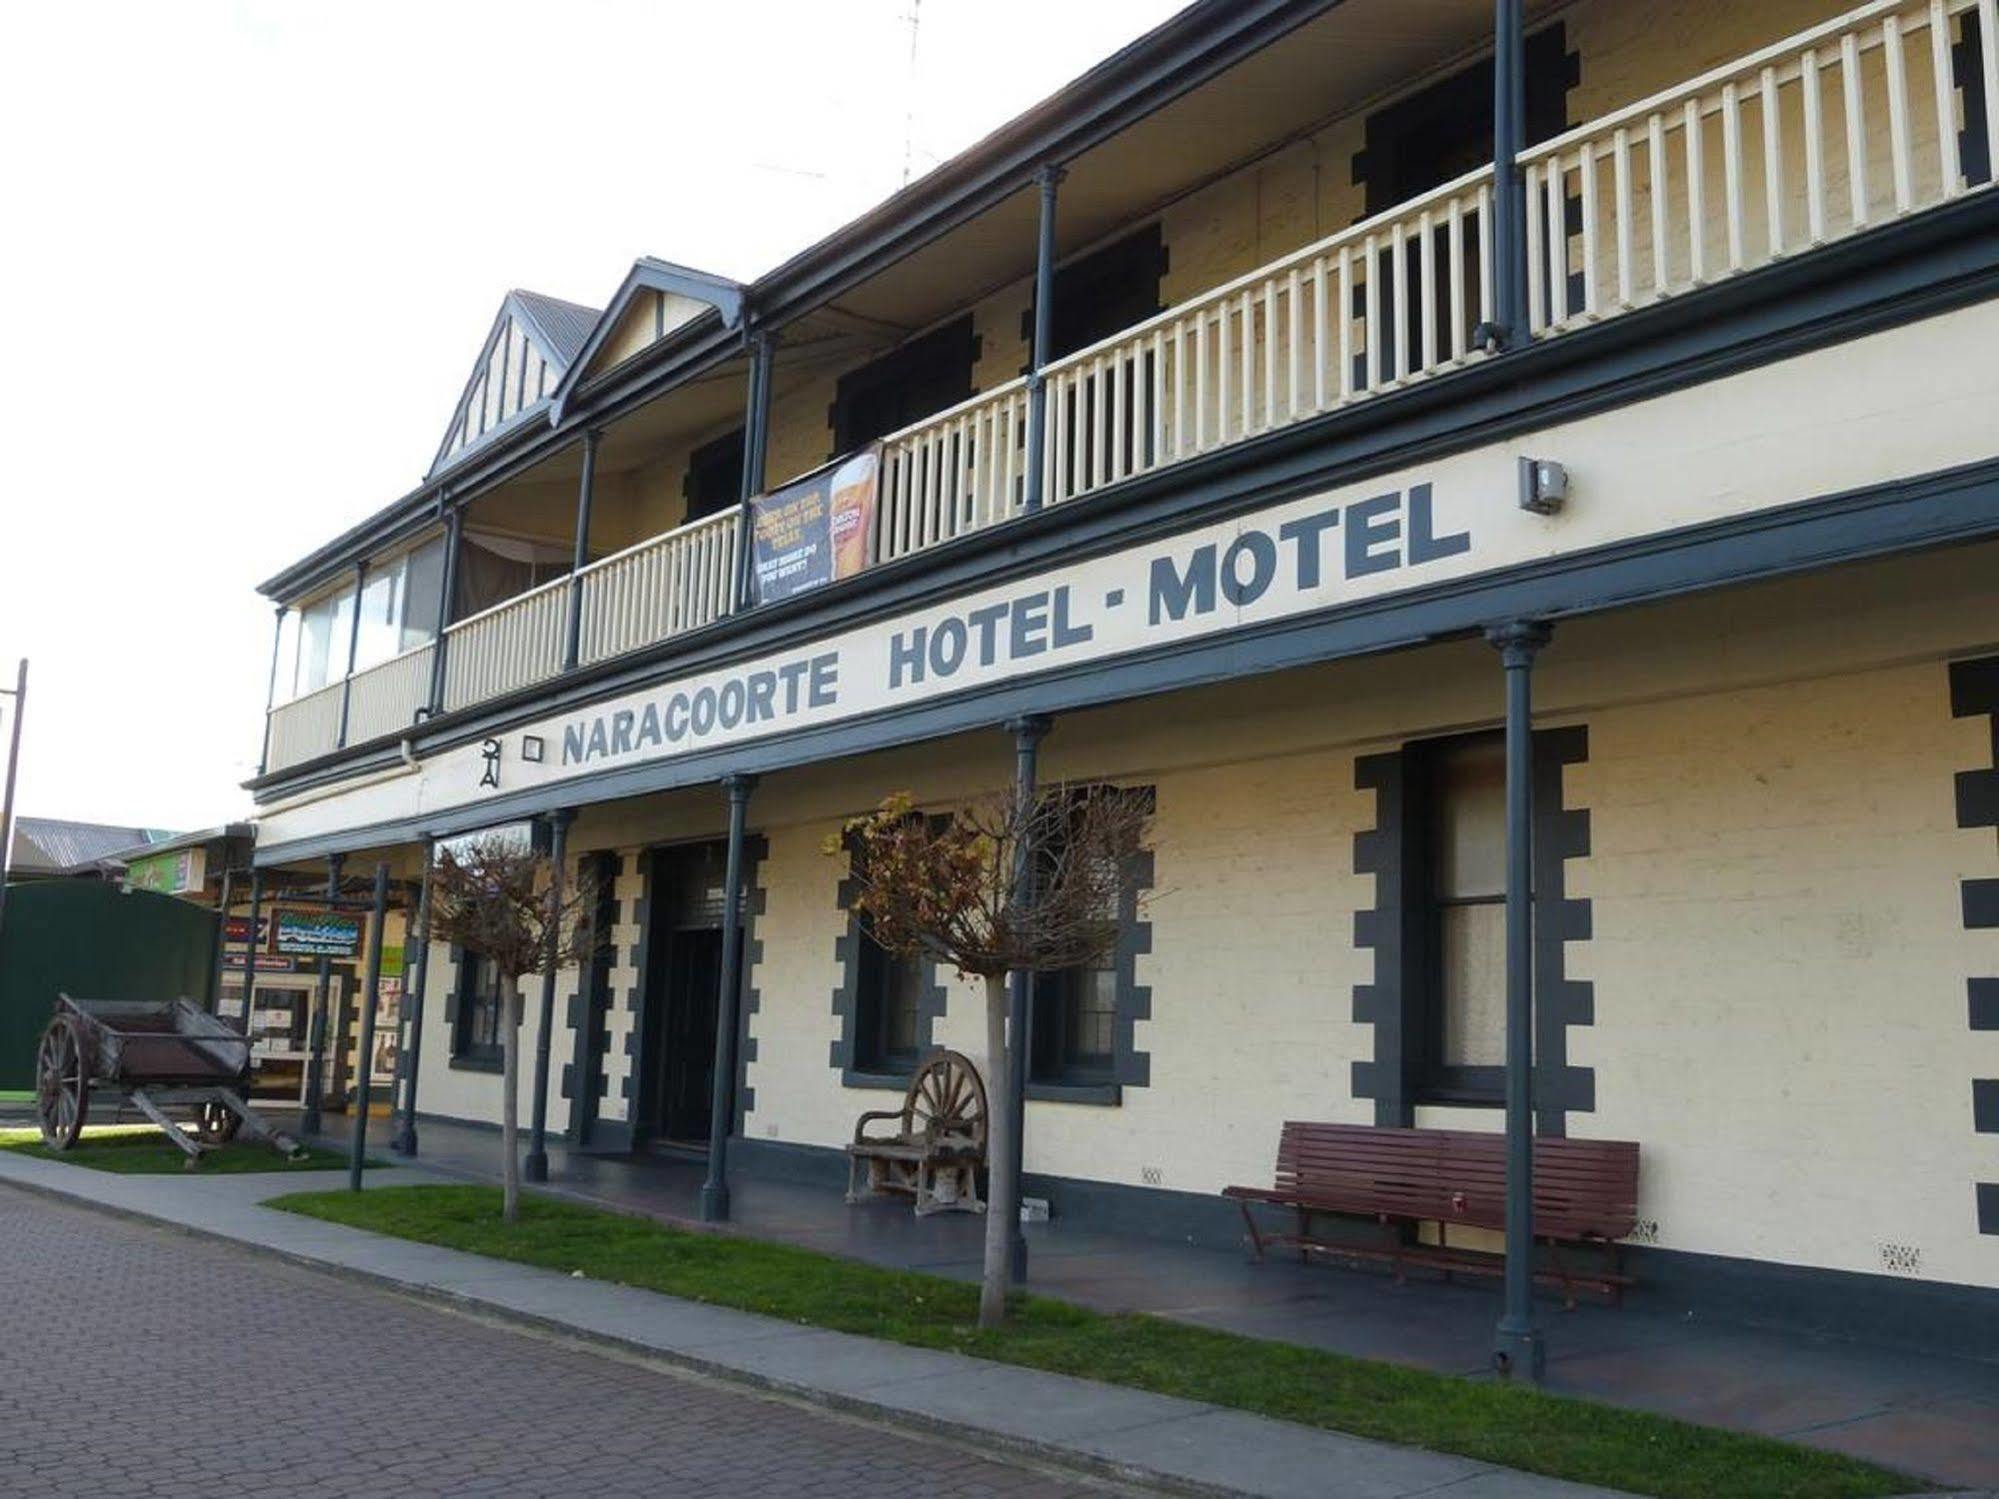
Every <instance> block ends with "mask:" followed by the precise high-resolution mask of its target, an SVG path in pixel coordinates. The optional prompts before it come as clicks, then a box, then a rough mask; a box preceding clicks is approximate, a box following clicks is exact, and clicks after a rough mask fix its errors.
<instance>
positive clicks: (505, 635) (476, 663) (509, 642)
mask: <svg viewBox="0 0 1999 1499" xmlns="http://www.w3.org/2000/svg"><path fill="white" fill-rule="evenodd" d="M568 628H569V579H567V578H556V579H554V580H553V581H551V582H547V583H544V584H542V585H541V587H539V588H531V589H529V590H528V591H527V592H526V593H520V594H516V595H514V597H512V598H510V599H508V600H507V601H506V602H505V603H500V604H495V605H493V607H492V608H490V609H486V610H482V611H481V612H480V613H478V614H475V615H473V616H471V618H469V619H461V620H459V621H458V623H456V624H455V625H453V626H451V628H450V629H448V630H446V631H445V632H444V707H445V711H446V712H449V711H451V710H452V709H454V708H463V707H465V706H466V705H468V704H470V703H477V702H483V701H485V700H486V699H487V698H490V697H498V696H499V695H500V694H501V693H503V692H512V691H513V690H514V689H515V688H517V687H527V686H530V685H531V684H533V683H535V682H541V681H545V680H547V679H548V678H549V677H552V676H554V675H556V674H557V673H558V672H560V671H561V670H562V643H563V637H564V634H565V632H566V631H567V630H568Z"/></svg>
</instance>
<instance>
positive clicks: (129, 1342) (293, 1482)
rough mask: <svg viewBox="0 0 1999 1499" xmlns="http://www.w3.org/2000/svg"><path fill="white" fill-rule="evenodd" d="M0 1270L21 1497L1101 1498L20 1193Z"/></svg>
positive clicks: (4, 1440)
mask: <svg viewBox="0 0 1999 1499" xmlns="http://www.w3.org/2000/svg"><path fill="white" fill-rule="evenodd" d="M0 1267H4V1275H5V1283H4V1286H0V1495H5V1496H7V1499H14V1496H17V1495H18V1496H21V1499H30V1496H34V1499H43V1496H48V1499H55V1496H60V1495H70V1494H76V1495H90V1496H93V1499H120V1496H125V1495H134V1496H138V1495H146V1496H178V1495H190V1496H192V1495H294V1494H296V1495H311V1496H314V1499H336V1496H346V1495H373V1494H381V1495H398V1496H413V1495H428V1494H438V1495H444V1494H468V1495H470V1494H476V1495H496V1496H497V1495H590V1496H593V1499H594V1496H604V1499H610V1496H614V1495H627V1494H629V1495H645V1496H647V1499H659V1496H662V1495H708V1494H714V1495H729V1494H742V1495H750V1494H755V1495H778V1494H801V1495H802V1494H810V1495H826V1496H839V1495H848V1494H853V1495H868V1496H870V1499H880V1496H885V1495H895V1494H924V1495H935V1496H939V1499H944V1496H967V1499H969V1496H974V1495H995V1496H998V1495H1065V1494H1085V1493H1102V1492H1104V1490H1102V1489H1101V1488H1096V1487H1094V1486H1092V1485H1090V1484H1089V1483H1087V1482H1086V1481H1083V1480H1075V1479H1066V1478H1062V1477H1059V1476H1058V1475H1056V1474H1054V1473H1052V1472H1049V1471H1046V1470H1037V1469H1033V1468H1027V1467H1021V1466H1015V1465H1013V1464H1012V1463H1008V1462H1003V1461H995V1460H993V1459H992V1458H990V1457H982V1456H978V1455H975V1454H972V1453H970V1452H967V1451H966V1450H965V1448H964V1445H963V1444H962V1443H948V1442H943V1441H931V1440H927V1439H918V1438H914V1437H911V1436H908V1435H903V1434H899V1433H895V1432H889V1431H884V1430H882V1429H880V1428H878V1427H875V1426H872V1425H869V1424H864V1423H863V1422H861V1421H858V1420H855V1419H852V1418H849V1417H845V1416H840V1415H834V1414H831V1413H827V1412H821V1411H816V1410H811V1409H807V1408H804V1407H802V1406H799V1405H797V1404H794V1403H791V1402H788V1401H783V1400H779V1399H775V1398H772V1397H768V1396H762V1395H758V1394H754V1393H750V1392H746V1391H740V1390H734V1389H728V1388H724V1387H721V1386H719V1385H717V1384H715V1383H713V1382H710V1381H706V1380H700V1379H696V1378H692V1377H687V1376H683V1375H677V1374H672V1373H667V1372H663V1371H661V1370H658V1369H656V1368H652V1367H646V1366H642V1365H640V1364H638V1363H635V1362H631V1361H627V1360H622V1359H618V1358H613V1357H610V1356H607V1355H605V1354H602V1353H598V1352H594V1351H586V1350H581V1349H577V1348H573V1347H567V1346H561V1345H558V1344H556V1343H554V1342H551V1341H549V1340H546V1339H542V1338H537V1337H533V1336H529V1335H526V1334H524V1333H520V1332H514V1331H510V1330H506V1329H502V1328H498V1327H494V1326H490V1325H487V1324H484V1323H480V1322H475V1321H473V1320H471V1319H469V1318H467V1317H463V1316H459V1315H455V1314H453V1313H450V1312H447V1311H443V1310H439V1309H433V1308H431V1307H427V1306H423V1305H419V1304H417V1303H414V1302H412V1301H409V1300H407V1299H405V1298H402V1297H399V1296H396V1295H393V1294H390V1293H388V1292H386V1291H382V1290H377V1289H375V1288H373V1287H370V1286H365V1285H360V1284H356V1283H352V1282H349V1281H345V1280H338V1279H335V1278H333V1277H330V1276H326V1275H323V1274H319V1273H317V1272H314V1271H310V1270H304V1269H300V1268H296V1267H294V1266H291V1265H288V1264H285V1263H283V1262H281V1261H277V1260H273V1259H271V1258H268V1257H265V1256H261V1255H258V1254H256V1253H254V1252H252V1251H249V1250H245V1249H238V1248H235V1247H233V1246H231V1245H227V1244H220V1243H216V1242H214V1241H212V1240H204V1239H197V1238H192V1237H189V1236H187V1235H185V1234H179V1233H174V1232H171V1231H168V1230H163V1229H157V1228H152V1227H148V1226H146V1225H144V1224H139V1223H133V1222H129V1221H125V1220H122V1219H117V1218H112V1217H107V1216H106V1215H104V1214H102V1213H99V1212H95V1211H91V1210H89V1209H85V1208H75V1207H70V1206H67V1205H65V1204H61V1203H57V1202H52V1201H50V1200H48V1199H46V1198H42V1197H38V1196H32V1195H29V1194H27V1193H24V1192H18V1191H12V1190H7V1189H4V1188H0ZM1127 1492H1128V1491H1127Z"/></svg>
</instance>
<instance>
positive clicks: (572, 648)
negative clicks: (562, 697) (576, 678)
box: [562, 427, 604, 671]
mask: <svg viewBox="0 0 1999 1499" xmlns="http://www.w3.org/2000/svg"><path fill="white" fill-rule="evenodd" d="M603 440H604V434H603V432H602V430H601V429H599V428H596V427H592V428H590V429H589V430H588V431H586V432H585V433H584V434H583V473H582V475H581V477H580V478H578V480H577V481H576V552H575V559H574V561H572V562H571V564H570V567H569V628H568V630H567V632H566V633H565V634H564V636H563V641H562V669H563V670H564V671H574V670H576V663H577V661H578V660H579V659H580V657H581V656H582V650H583V568H584V566H585V564H587V563H588V562H589V560H590V503H591V498H592V494H593V491H594V490H595V488H596V483H597V444H598V443H600V442H602V441H603Z"/></svg>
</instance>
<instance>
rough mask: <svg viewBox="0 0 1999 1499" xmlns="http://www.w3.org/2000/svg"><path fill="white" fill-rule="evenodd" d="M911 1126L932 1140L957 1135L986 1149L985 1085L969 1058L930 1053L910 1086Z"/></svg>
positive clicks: (978, 1147) (979, 1147)
mask: <svg viewBox="0 0 1999 1499" xmlns="http://www.w3.org/2000/svg"><path fill="white" fill-rule="evenodd" d="M909 1110H910V1126H911V1128H912V1130H913V1131H915V1132H917V1133H920V1134H927V1135H929V1136H930V1137H931V1138H932V1139H935V1138H936V1137H938V1136H939V1135H958V1136H962V1137H965V1138H967V1139H969V1140H970V1141H971V1143H972V1146H973V1148H974V1149H976V1150H979V1151H983V1150H984V1149H985V1148H986V1085H985V1084H984V1083H983V1082H981V1081H980V1080H979V1070H978V1069H977V1068H976V1067H974V1066H973V1065H972V1063H971V1060H970V1059H969V1058H968V1057H965V1056H963V1055H962V1054H960V1053H958V1052H955V1051H938V1052H932V1053H931V1055H930V1056H929V1057H928V1058H927V1059H926V1060H925V1061H924V1063H923V1065H922V1066H921V1067H919V1068H917V1069H916V1076H915V1077H913V1078H911V1079H910V1083H909Z"/></svg>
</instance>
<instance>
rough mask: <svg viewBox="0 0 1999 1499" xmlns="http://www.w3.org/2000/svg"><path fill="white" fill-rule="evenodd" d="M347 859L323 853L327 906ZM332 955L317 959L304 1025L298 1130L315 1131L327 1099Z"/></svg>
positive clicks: (336, 890) (334, 897) (335, 897)
mask: <svg viewBox="0 0 1999 1499" xmlns="http://www.w3.org/2000/svg"><path fill="white" fill-rule="evenodd" d="M345 862H346V855H344V854H328V855H327V856H326V902H327V906H328V908H329V909H331V908H332V905H333V903H334V902H335V901H337V900H339V899H340V866H341V865H342V864H344V863H345ZM332 991H333V959H331V958H329V957H324V956H322V957H321V958H320V960H319V993H318V996H317V998H316V999H315V1001H314V1003H313V1007H312V1024H311V1025H310V1026H309V1027H307V1032H308V1037H307V1041H306V1058H305V1107H304V1108H303V1109H301V1110H300V1111H299V1121H298V1127H299V1130H300V1132H301V1133H303V1134H308V1135H316V1134H318V1133H319V1130H320V1125H321V1122H322V1121H321V1117H320V1105H321V1104H322V1103H324V1102H325V1099H326V1079H325V1076H324V1073H325V1071H326V1030H327V1015H326V1005H327V1001H328V1000H329V999H331V998H332Z"/></svg>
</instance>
